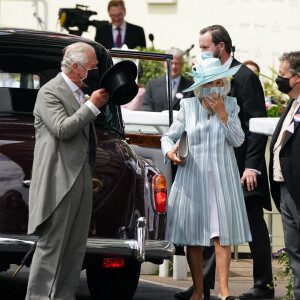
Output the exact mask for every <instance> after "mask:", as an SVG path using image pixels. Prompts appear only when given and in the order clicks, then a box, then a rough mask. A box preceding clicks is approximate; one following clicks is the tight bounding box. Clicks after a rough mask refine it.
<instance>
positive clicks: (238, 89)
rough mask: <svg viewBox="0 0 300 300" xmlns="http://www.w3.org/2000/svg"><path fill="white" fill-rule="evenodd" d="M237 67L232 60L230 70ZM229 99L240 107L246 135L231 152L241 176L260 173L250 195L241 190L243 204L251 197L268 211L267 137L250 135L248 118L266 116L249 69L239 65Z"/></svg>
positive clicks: (269, 208) (257, 81) (269, 207)
mask: <svg viewBox="0 0 300 300" xmlns="http://www.w3.org/2000/svg"><path fill="white" fill-rule="evenodd" d="M239 64H240V62H239V61H237V60H236V59H235V58H234V59H233V61H232V63H231V66H230V68H231V67H234V66H237V65H239ZM228 95H229V96H232V97H235V98H237V103H238V105H239V107H240V113H239V117H240V120H241V125H242V128H243V130H244V132H245V141H244V143H243V144H242V146H240V147H238V148H234V150H235V156H236V159H237V163H238V167H239V171H240V175H241V176H242V175H243V172H244V170H245V168H247V169H255V170H258V171H261V175H258V176H257V179H258V187H257V188H256V189H255V190H254V191H251V192H248V191H247V190H246V188H244V196H245V201H246V203H247V201H253V198H252V197H255V199H260V201H261V205H262V206H263V207H264V208H265V209H267V210H271V209H272V206H271V199H270V192H269V185H268V178H267V169H266V163H265V148H266V143H267V136H263V135H261V134H255V133H252V132H250V131H249V120H250V118H259V117H266V116H267V113H266V106H265V97H264V92H263V89H262V86H261V83H260V81H259V78H258V77H257V75H256V74H255V73H253V72H252V71H251V70H250V69H249V68H248V67H246V66H244V65H242V66H241V68H240V69H239V71H238V72H237V73H236V74H235V75H234V76H233V79H232V81H231V90H230V92H229V94H228ZM245 187H246V186H245ZM250 198H251V199H250Z"/></svg>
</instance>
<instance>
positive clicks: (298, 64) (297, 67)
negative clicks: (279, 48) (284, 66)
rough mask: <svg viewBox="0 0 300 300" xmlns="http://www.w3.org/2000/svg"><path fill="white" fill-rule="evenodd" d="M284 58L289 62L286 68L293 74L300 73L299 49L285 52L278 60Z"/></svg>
mask: <svg viewBox="0 0 300 300" xmlns="http://www.w3.org/2000/svg"><path fill="white" fill-rule="evenodd" d="M284 60H286V61H287V62H288V63H289V67H288V70H289V71H290V72H291V73H292V74H293V75H297V74H300V51H294V52H285V53H283V54H282V55H281V57H280V58H279V61H284Z"/></svg>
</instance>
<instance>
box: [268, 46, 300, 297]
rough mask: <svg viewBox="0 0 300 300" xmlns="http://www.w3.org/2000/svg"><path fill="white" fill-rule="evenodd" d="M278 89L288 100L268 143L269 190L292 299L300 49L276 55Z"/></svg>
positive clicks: (299, 224) (299, 255)
mask: <svg viewBox="0 0 300 300" xmlns="http://www.w3.org/2000/svg"><path fill="white" fill-rule="evenodd" d="M276 83H277V85H278V90H279V91H280V92H282V93H285V94H288V95H289V96H290V97H291V98H292V100H291V101H290V102H289V104H288V105H287V107H286V109H285V111H284V112H283V114H282V116H281V118H280V120H279V122H278V124H277V127H276V129H275V131H274V133H273V136H272V140H271V145H270V168H269V179H270V185H271V193H272V197H273V200H274V202H275V204H276V207H277V208H278V210H279V211H280V213H281V218H282V225H283V232H284V242H285V247H286V250H287V253H288V256H289V260H290V265H291V268H292V270H293V273H294V299H300V268H299V266H300V185H299V178H300V156H299V149H300V129H299V125H300V122H299V121H300V51H296V52H290V53H284V54H283V55H282V56H281V57H280V66H279V76H278V77H277V79H276Z"/></svg>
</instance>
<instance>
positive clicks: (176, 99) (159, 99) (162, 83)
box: [142, 48, 194, 112]
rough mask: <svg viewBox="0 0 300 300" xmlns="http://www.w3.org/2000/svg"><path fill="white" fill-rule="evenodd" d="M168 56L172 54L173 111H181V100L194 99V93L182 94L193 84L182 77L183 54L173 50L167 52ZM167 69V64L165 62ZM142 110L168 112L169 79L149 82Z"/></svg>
mask: <svg viewBox="0 0 300 300" xmlns="http://www.w3.org/2000/svg"><path fill="white" fill-rule="evenodd" d="M166 54H172V55H173V59H172V61H171V65H172V69H171V71H172V100H173V101H172V103H173V109H174V110H179V109H180V105H179V103H180V100H181V99H182V98H183V97H185V98H186V97H192V96H193V95H194V94H193V92H188V93H182V91H183V90H184V89H186V88H188V87H190V86H191V85H192V84H193V82H192V81H190V80H187V79H185V78H184V77H182V76H181V75H180V72H181V70H182V67H183V64H184V62H183V52H182V51H181V50H180V49H178V48H171V49H169V50H167V51H166ZM165 68H167V64H166V62H165ZM142 110H145V111H156V112H160V111H163V110H168V99H167V78H166V76H163V77H159V78H155V79H152V80H150V81H148V83H147V85H146V92H145V95H144V98H143V105H142Z"/></svg>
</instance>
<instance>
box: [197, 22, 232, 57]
mask: <svg viewBox="0 0 300 300" xmlns="http://www.w3.org/2000/svg"><path fill="white" fill-rule="evenodd" d="M206 32H210V33H211V38H212V41H213V43H214V44H215V46H217V45H218V44H219V43H221V42H223V43H224V44H225V49H226V52H227V53H229V54H230V53H231V50H232V41H231V38H230V35H229V33H228V32H227V30H226V29H225V28H224V27H223V26H221V25H212V26H208V27H205V28H203V29H202V30H201V31H200V34H204V33H206Z"/></svg>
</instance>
